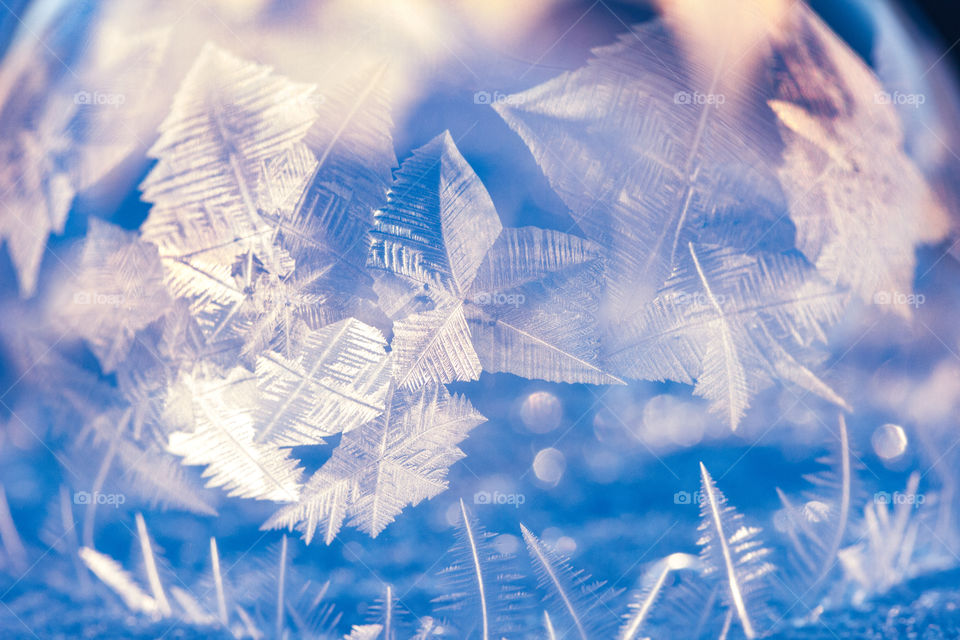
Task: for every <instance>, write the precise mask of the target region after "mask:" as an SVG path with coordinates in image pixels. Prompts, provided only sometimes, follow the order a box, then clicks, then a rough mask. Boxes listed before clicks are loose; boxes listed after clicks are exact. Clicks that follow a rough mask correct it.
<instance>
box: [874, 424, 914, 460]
mask: <svg viewBox="0 0 960 640" xmlns="http://www.w3.org/2000/svg"><path fill="white" fill-rule="evenodd" d="M870 444H871V445H873V451H874V453H876V454H877V456H878V457H880V458H881V459H883V460H893V459H894V458H899V457H900V456H902V455H903V452H904V451H906V450H907V434H906V433H905V432H904V431H903V427H901V426H900V425H897V424H889V423H887V424H885V425H882V426H880V427H877V428H876V430H874V432H873V435H872V436H870Z"/></svg>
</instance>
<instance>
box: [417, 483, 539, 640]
mask: <svg viewBox="0 0 960 640" xmlns="http://www.w3.org/2000/svg"><path fill="white" fill-rule="evenodd" d="M496 536H497V534H495V533H490V532H487V531H486V530H485V529H484V528H483V527H482V526H481V525H480V523H479V521H478V520H477V518H476V517H475V516H474V515H473V514H472V513H470V511H469V510H468V509H467V507H466V505H465V504H464V503H463V500H462V499H461V500H460V520H459V522H458V523H457V543H456V544H455V545H454V546H453V548H452V549H451V554H452V555H453V556H454V557H455V558H456V561H455V562H454V564H452V565H450V566H448V567H447V568H445V569H444V570H443V571H442V572H441V573H440V578H441V580H442V581H443V584H444V587H445V589H444V591H445V592H446V595H444V596H442V597H440V598H437V599H436V600H435V601H434V602H435V604H437V605H438V606H437V612H446V611H455V612H457V614H456V616H455V620H454V624H455V626H456V627H457V629H459V631H460V632H461V633H462V634H463V635H464V636H465V637H467V636H471V637H473V636H472V634H473V633H474V632H476V630H478V629H479V630H480V636H479V638H480V640H498V639H499V638H502V637H510V636H511V635H512V634H514V633H517V632H518V631H519V630H520V629H521V627H522V625H521V624H520V620H519V618H520V616H521V615H522V613H523V609H524V608H525V607H524V605H525V602H524V594H523V593H522V590H521V585H520V583H519V582H520V578H521V576H520V575H519V574H518V573H517V572H516V568H515V567H514V566H513V562H514V556H512V555H510V554H501V553H500V552H498V551H497V549H496V548H495V546H494V544H493V539H494V538H495V537H496Z"/></svg>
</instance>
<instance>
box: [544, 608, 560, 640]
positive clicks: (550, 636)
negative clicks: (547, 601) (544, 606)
mask: <svg viewBox="0 0 960 640" xmlns="http://www.w3.org/2000/svg"><path fill="white" fill-rule="evenodd" d="M543 628H544V631H546V632H547V640H557V631H556V629H554V628H553V620H551V619H550V614H549V613H547V612H546V611H544V612H543Z"/></svg>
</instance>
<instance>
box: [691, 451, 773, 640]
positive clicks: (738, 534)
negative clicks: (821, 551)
mask: <svg viewBox="0 0 960 640" xmlns="http://www.w3.org/2000/svg"><path fill="white" fill-rule="evenodd" d="M700 475H701V487H702V489H701V490H702V492H703V495H704V496H705V500H703V501H702V502H701V506H700V510H701V518H702V521H701V524H700V531H701V533H702V535H701V538H700V540H698V541H697V543H698V544H699V545H700V546H701V557H702V559H703V562H704V566H705V569H704V575H712V574H713V573H714V572H717V571H719V572H720V573H721V574H722V575H723V580H724V582H725V583H726V589H725V592H726V595H727V598H728V606H729V607H730V610H731V611H732V612H735V613H736V615H737V618H738V619H739V621H740V625H741V627H742V628H743V632H744V635H746V636H747V638H755V637H757V636H758V634H759V632H760V631H764V630H758V628H757V623H758V622H759V621H760V618H761V610H762V609H763V608H764V607H763V603H762V602H761V601H759V598H758V597H755V596H759V594H758V593H757V591H758V589H759V588H760V587H761V586H762V583H763V578H764V576H766V575H767V574H769V573H770V572H772V571H773V570H774V566H773V565H772V564H770V563H769V562H767V560H766V558H767V556H768V555H769V554H770V550H769V549H767V548H764V547H763V546H762V543H761V541H760V540H759V539H758V536H759V534H760V532H761V530H760V529H758V528H756V527H747V526H746V525H744V524H743V516H741V515H740V514H739V513H737V512H736V510H734V508H733V507H730V506H728V505H727V499H726V497H724V495H723V494H722V493H721V492H720V490H719V489H718V488H717V486H716V484H714V482H713V478H711V477H710V474H709V473H708V472H707V468H706V467H705V466H704V465H703V463H702V462H701V463H700ZM763 615H765V612H764V613H763Z"/></svg>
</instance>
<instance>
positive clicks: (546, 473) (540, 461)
mask: <svg viewBox="0 0 960 640" xmlns="http://www.w3.org/2000/svg"><path fill="white" fill-rule="evenodd" d="M566 467H567V460H566V458H565V457H564V455H563V453H561V452H560V451H557V450H556V449H554V448H552V447H547V448H546V449H541V450H540V452H539V453H537V456H536V457H535V458H534V459H533V472H534V473H535V474H536V475H537V478H538V479H539V480H540V481H541V482H546V483H547V484H551V485H555V484H557V483H558V482H560V478H562V477H563V472H564V470H565V469H566Z"/></svg>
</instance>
